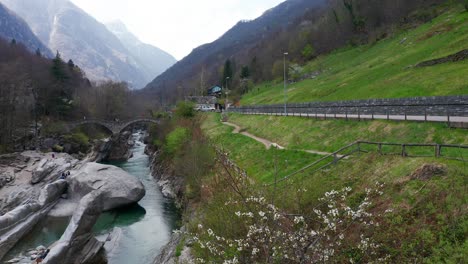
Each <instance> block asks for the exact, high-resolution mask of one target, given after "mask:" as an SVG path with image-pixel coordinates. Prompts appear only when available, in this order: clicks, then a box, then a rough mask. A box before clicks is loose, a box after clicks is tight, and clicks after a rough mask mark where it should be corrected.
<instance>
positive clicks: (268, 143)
mask: <svg viewBox="0 0 468 264" xmlns="http://www.w3.org/2000/svg"><path fill="white" fill-rule="evenodd" d="M222 123H223V124H225V125H227V126H230V127H233V128H234V131H232V133H233V134H241V135H244V136H246V137H249V138H252V139H254V140H256V141H258V142H260V143H262V144H263V145H265V148H266V149H270V148H271V147H276V148H278V149H286V148H285V147H283V146H281V145H279V144H278V143H275V142H271V141H269V140H268V139H265V138H261V137H257V136H255V135H253V134H250V133H249V132H246V131H242V132H241V130H242V128H241V127H240V126H238V125H236V124H233V123H229V122H222ZM297 151H303V152H307V153H310V154H316V155H323V156H326V155H331V154H332V153H329V152H322V151H317V150H303V149H298V150H297Z"/></svg>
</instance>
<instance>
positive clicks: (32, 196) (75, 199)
mask: <svg viewBox="0 0 468 264" xmlns="http://www.w3.org/2000/svg"><path fill="white" fill-rule="evenodd" d="M67 172H70V174H71V175H70V176H69V177H67V178H66V179H61V178H60V177H61V175H62V173H67ZM0 175H1V176H0V178H1V179H2V180H1V182H2V185H1V187H0V260H2V258H3V257H4V256H5V254H6V253H7V252H8V251H9V250H10V249H11V248H12V247H13V246H14V245H15V244H16V243H17V242H18V241H20V240H21V238H22V237H23V236H25V235H26V234H27V233H28V232H29V231H30V230H31V229H32V228H33V227H34V226H35V225H36V224H37V223H38V222H39V221H40V220H41V219H43V218H44V217H46V216H47V215H48V214H49V213H51V212H53V213H54V214H61V215H67V214H69V215H73V216H72V220H71V221H70V223H69V226H68V228H67V230H66V231H65V233H64V234H63V236H62V238H60V240H59V241H57V242H56V243H54V245H45V246H49V247H50V249H51V251H50V253H49V255H48V257H47V262H44V263H61V264H66V263H97V262H96V261H97V259H99V258H100V255H101V254H100V253H101V252H102V248H103V247H104V243H103V242H100V241H98V240H97V239H95V238H94V235H93V234H92V232H91V229H92V227H93V226H94V223H95V221H96V219H97V217H99V215H100V214H101V212H103V211H105V210H111V209H114V208H118V207H122V206H125V205H128V204H131V203H135V202H138V201H139V200H140V199H141V198H143V196H144V195H145V189H144V187H143V185H142V183H141V182H140V181H139V180H138V179H136V178H135V177H133V176H131V175H129V174H128V173H126V172H125V171H123V170H122V169H120V168H117V167H114V166H111V165H102V164H97V163H91V162H83V161H79V160H77V159H75V158H73V157H72V156H70V155H68V154H57V153H38V152H34V151H27V152H23V153H15V154H8V155H2V156H0ZM65 198H66V199H65ZM25 255H26V258H28V257H29V258H30V257H31V255H33V254H29V256H27V254H25ZM77 259H78V260H80V261H76V260H77ZM11 261H12V262H11V263H14V262H20V261H24V258H23V259H16V260H15V259H13V260H11ZM29 261H30V260H29Z"/></svg>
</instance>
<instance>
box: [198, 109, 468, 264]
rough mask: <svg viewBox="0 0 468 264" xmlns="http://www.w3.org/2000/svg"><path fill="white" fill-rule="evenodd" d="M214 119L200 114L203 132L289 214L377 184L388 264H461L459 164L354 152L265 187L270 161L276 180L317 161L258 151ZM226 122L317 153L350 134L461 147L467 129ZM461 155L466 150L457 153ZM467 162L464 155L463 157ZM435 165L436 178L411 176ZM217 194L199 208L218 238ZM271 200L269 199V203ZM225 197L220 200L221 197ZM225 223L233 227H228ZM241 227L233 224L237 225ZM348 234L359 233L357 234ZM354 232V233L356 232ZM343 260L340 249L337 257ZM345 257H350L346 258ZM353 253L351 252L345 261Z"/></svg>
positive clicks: (465, 227)
mask: <svg viewBox="0 0 468 264" xmlns="http://www.w3.org/2000/svg"><path fill="white" fill-rule="evenodd" d="M219 119H220V115H219V114H206V118H205V120H204V122H203V130H204V131H205V133H206V134H207V135H208V136H209V137H210V138H211V140H212V141H213V142H214V143H215V144H216V145H218V146H220V147H222V148H224V150H225V151H227V152H229V153H230V157H231V159H233V160H234V161H235V162H236V163H237V164H238V165H239V166H240V167H242V168H243V169H245V170H246V171H247V172H248V175H249V177H251V178H252V179H254V180H255V182H257V183H259V185H254V186H256V188H258V190H261V191H262V192H263V194H264V195H266V197H267V199H274V201H275V204H276V205H277V206H279V208H282V209H283V210H285V211H287V212H288V213H290V214H305V215H306V216H307V215H308V214H313V213H312V209H313V208H316V207H317V206H320V203H321V202H320V201H318V200H317V199H318V198H320V197H322V196H323V195H324V193H325V192H328V191H331V190H338V189H341V188H343V187H345V186H346V187H352V189H353V192H352V195H351V197H350V201H349V202H350V203H351V204H353V202H358V201H360V199H362V195H363V193H365V189H366V188H372V187H373V186H374V184H375V182H376V181H379V182H383V183H385V187H384V190H383V192H384V195H383V196H382V197H380V198H379V199H378V200H376V201H374V203H375V206H374V207H373V209H372V212H374V213H379V212H380V213H382V212H383V211H386V210H388V209H391V210H393V212H392V213H390V214H388V215H387V217H386V218H384V219H379V221H380V222H381V226H380V227H379V228H377V229H376V231H375V234H374V239H376V241H378V242H379V243H381V244H382V248H381V250H382V252H385V254H388V255H389V256H390V260H389V263H396V262H401V263H410V262H411V263H441V262H444V263H464V262H466V260H467V258H466V256H467V254H466V252H468V251H467V249H468V244H467V242H466V239H465V238H466V235H467V234H468V217H467V216H466V215H467V214H466V213H467V207H466V201H467V195H466V193H467V192H466V191H467V187H468V182H467V179H468V178H467V176H468V167H467V164H468V163H466V162H462V161H452V160H447V159H443V158H429V157H427V158H403V157H400V156H381V155H379V154H377V153H376V152H375V151H374V152H372V153H369V154H364V153H361V154H355V155H352V156H350V157H349V158H348V159H344V160H342V161H340V162H339V163H338V164H337V165H336V166H330V167H328V168H326V169H324V170H320V171H317V172H313V171H311V170H306V171H305V172H302V173H299V174H297V175H295V176H294V177H292V178H291V179H290V180H287V181H284V182H281V183H279V184H278V185H277V186H276V187H274V186H270V187H268V188H267V187H265V186H263V184H264V183H272V182H273V180H274V175H275V171H276V170H275V164H276V168H277V175H278V178H282V177H284V176H286V175H288V174H289V173H291V172H293V171H296V170H297V169H298V168H301V167H302V166H304V165H307V164H310V163H312V162H313V161H315V160H317V159H318V158H320V156H316V155H311V154H308V153H303V152H297V151H291V150H290V151H281V150H265V148H264V146H263V145H262V144H260V143H257V142H256V141H254V140H252V139H250V138H247V137H245V136H243V135H239V134H232V128H231V127H228V126H225V125H223V124H221V122H220V121H219ZM229 121H230V122H233V123H237V124H240V125H241V126H244V127H247V128H248V131H249V132H251V133H253V134H256V135H258V136H262V137H265V138H268V139H270V140H273V141H277V142H278V143H282V144H284V145H285V146H287V147H288V148H301V149H305V148H317V149H319V150H323V151H333V150H336V149H337V148H339V147H342V146H343V145H345V144H347V143H349V142H352V141H354V138H355V137H358V138H361V139H369V140H381V141H395V142H397V141H398V142H411V141H412V142H440V143H456V144H467V140H468V137H467V133H466V130H462V129H449V128H446V127H445V126H444V125H443V124H432V123H415V122H386V121H368V122H357V121H349V122H346V121H337V120H327V121H316V120H308V119H304V118H302V119H301V118H292V117H288V118H287V117H267V116H242V115H235V114H233V115H230V117H229ZM463 153H464V154H463V155H466V154H467V153H466V151H464V152H463ZM466 158H468V157H466V156H465V159H466ZM428 164H429V165H431V166H442V167H443V168H445V169H444V170H445V172H444V173H442V175H437V174H436V175H430V176H429V177H427V178H424V177H420V178H418V177H415V174H414V173H415V172H416V171H417V170H418V169H420V168H421V167H422V166H423V165H428ZM225 196H226V195H225V194H222V195H221V197H217V198H216V199H219V201H217V202H218V203H219V204H220V205H216V204H211V205H210V206H207V207H206V208H205V207H204V209H203V212H204V223H205V224H207V225H208V226H210V227H212V228H213V230H215V232H216V233H220V234H223V232H224V231H225V225H224V224H221V225H220V224H219V219H220V217H222V216H224V217H226V208H225V207H224V206H223V205H224V202H225V200H223V199H222V197H225ZM272 197H274V198H272ZM226 199H227V198H226ZM232 225H234V226H236V225H235V223H232ZM238 228H240V227H238ZM351 232H357V233H359V230H353V231H351ZM357 235H358V234H357ZM339 254H341V255H346V252H340V253H339ZM350 254H351V253H350ZM351 256H352V254H351V255H350V257H351Z"/></svg>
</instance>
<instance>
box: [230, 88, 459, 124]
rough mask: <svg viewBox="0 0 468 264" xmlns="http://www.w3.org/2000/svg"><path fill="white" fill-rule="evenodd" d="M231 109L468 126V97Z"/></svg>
mask: <svg viewBox="0 0 468 264" xmlns="http://www.w3.org/2000/svg"><path fill="white" fill-rule="evenodd" d="M286 109H287V111H286V113H285V108H284V104H277V105H253V106H241V107H231V108H229V112H232V113H241V114H252V115H277V116H285V115H286V116H300V117H308V118H317V119H319V118H321V119H327V118H341V119H358V120H362V119H386V120H413V121H434V122H447V123H449V124H450V123H468V96H465V95H464V96H448V97H419V98H418V97H416V98H404V99H375V100H359V101H339V102H310V103H297V104H287V105H286Z"/></svg>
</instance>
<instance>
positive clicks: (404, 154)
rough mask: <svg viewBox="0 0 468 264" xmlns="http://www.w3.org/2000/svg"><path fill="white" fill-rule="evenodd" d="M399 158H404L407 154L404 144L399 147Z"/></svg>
mask: <svg viewBox="0 0 468 264" xmlns="http://www.w3.org/2000/svg"><path fill="white" fill-rule="evenodd" d="M401 156H402V157H406V156H407V154H406V145H405V144H402V145H401Z"/></svg>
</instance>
